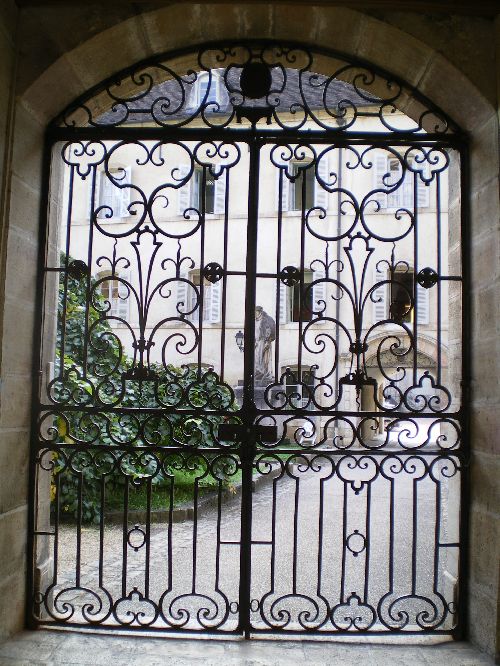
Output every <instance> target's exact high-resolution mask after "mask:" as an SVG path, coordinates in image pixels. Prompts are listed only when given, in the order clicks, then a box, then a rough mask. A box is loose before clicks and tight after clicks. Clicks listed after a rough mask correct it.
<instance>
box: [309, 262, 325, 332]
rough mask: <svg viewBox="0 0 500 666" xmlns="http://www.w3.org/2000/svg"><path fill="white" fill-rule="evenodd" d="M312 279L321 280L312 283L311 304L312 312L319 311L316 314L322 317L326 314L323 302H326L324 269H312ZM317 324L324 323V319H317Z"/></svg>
mask: <svg viewBox="0 0 500 666" xmlns="http://www.w3.org/2000/svg"><path fill="white" fill-rule="evenodd" d="M313 280H314V282H316V280H322V282H318V283H317V284H315V285H314V287H313V290H312V292H313V293H312V298H313V304H312V309H313V312H316V313H317V312H321V315H316V317H317V316H321V317H324V316H326V307H325V305H324V304H323V303H326V285H327V283H326V282H325V281H324V280H325V271H324V270H323V269H321V270H318V271H314V273H313ZM313 316H314V315H313ZM317 323H318V324H324V323H325V320H324V319H319V320H318V321H317Z"/></svg>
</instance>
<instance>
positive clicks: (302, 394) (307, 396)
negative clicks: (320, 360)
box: [282, 366, 314, 408]
mask: <svg viewBox="0 0 500 666" xmlns="http://www.w3.org/2000/svg"><path fill="white" fill-rule="evenodd" d="M287 370H289V372H286V371H287ZM282 372H284V373H286V374H285V393H286V395H287V398H288V400H289V401H290V405H291V407H298V408H301V407H307V405H308V403H310V400H311V396H312V395H313V392H314V370H311V368H307V367H306V368H303V370H302V373H299V369H298V366H294V367H292V368H283V369H282Z"/></svg>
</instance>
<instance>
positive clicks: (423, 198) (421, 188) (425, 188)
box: [417, 164, 430, 208]
mask: <svg viewBox="0 0 500 666" xmlns="http://www.w3.org/2000/svg"><path fill="white" fill-rule="evenodd" d="M429 173H430V172H429V165H428V164H426V165H425V166H424V169H423V175H424V176H425V177H426V178H428V177H429ZM429 191H430V185H426V184H425V183H424V181H423V180H422V179H421V177H420V175H418V176H417V205H418V207H419V208H428V207H429V198H430V197H429Z"/></svg>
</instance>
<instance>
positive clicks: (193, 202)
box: [177, 164, 227, 216]
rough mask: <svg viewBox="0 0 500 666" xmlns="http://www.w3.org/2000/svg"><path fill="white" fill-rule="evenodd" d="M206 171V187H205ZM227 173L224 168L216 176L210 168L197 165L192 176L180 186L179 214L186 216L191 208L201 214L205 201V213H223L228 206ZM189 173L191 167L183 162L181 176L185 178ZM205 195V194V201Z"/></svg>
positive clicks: (180, 169)
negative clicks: (216, 176)
mask: <svg viewBox="0 0 500 666" xmlns="http://www.w3.org/2000/svg"><path fill="white" fill-rule="evenodd" d="M204 173H205V187H204V188H203V177H204V176H203V174H204ZM226 173H227V172H226V170H224V169H223V170H222V172H221V174H220V175H219V176H218V178H215V176H214V175H213V174H212V172H211V170H210V169H208V168H206V167H199V166H196V167H195V168H194V169H193V173H192V175H191V178H190V179H189V180H188V181H187V182H186V183H185V184H184V185H183V186H182V187H181V188H179V197H178V210H177V212H178V214H179V215H182V216H184V215H186V211H188V210H189V209H190V208H193V209H195V210H197V211H199V212H200V214H201V213H202V211H203V203H204V204H205V214H208V215H211V214H215V215H223V214H224V212H225V208H226ZM188 174H189V167H188V166H187V165H186V164H181V165H180V166H179V178H180V179H184V178H186V177H187V175H188ZM203 195H204V196H205V200H204V201H203Z"/></svg>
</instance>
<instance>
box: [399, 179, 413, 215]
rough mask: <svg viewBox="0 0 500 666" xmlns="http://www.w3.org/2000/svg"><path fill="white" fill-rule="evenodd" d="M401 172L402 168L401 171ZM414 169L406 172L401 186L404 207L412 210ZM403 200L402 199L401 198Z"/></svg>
mask: <svg viewBox="0 0 500 666" xmlns="http://www.w3.org/2000/svg"><path fill="white" fill-rule="evenodd" d="M399 173H401V169H400V171H399ZM413 179H414V176H413V171H408V170H407V171H406V172H405V177H404V180H403V182H402V184H401V186H400V188H399V189H400V190H402V193H403V197H402V201H403V207H404V208H408V209H410V210H412V208H413ZM400 200H401V199H400Z"/></svg>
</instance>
